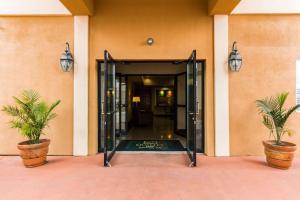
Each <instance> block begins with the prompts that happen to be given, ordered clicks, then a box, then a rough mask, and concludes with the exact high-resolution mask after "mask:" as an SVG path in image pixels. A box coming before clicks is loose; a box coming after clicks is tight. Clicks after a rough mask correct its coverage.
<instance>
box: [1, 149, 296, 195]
mask: <svg viewBox="0 0 300 200" xmlns="http://www.w3.org/2000/svg"><path fill="white" fill-rule="evenodd" d="M48 160H49V163H48V164H46V165H44V166H41V167H38V168H34V169H28V168H24V167H23V166H22V163H21V160H20V158H19V157H12V156H9V157H5V156H2V157H0V177H1V178H0V194H1V197H0V199H4V200H16V199H18V200H28V199H33V200H35V199H41V200H48V199H49V200H67V199H72V200H87V199H88V200H94V199H101V200H141V199H142V200H153V199H159V200H199V199H203V200H204V199H209V200H253V199H256V200H262V199H272V200H298V199H299V188H300V158H299V157H298V158H296V160H295V162H294V165H293V167H292V168H291V169H290V170H288V171H284V170H278V169H273V168H270V167H267V166H266V164H265V161H264V157H219V158H218V157H207V156H198V166H197V167H195V168H189V167H187V163H188V160H187V156H186V155H185V154H177V155H174V154H116V157H114V159H113V161H112V165H113V167H111V168H105V167H103V166H102V164H103V154H99V155H97V156H88V157H69V156H60V157H57V156H55V157H53V156H51V157H49V159H48ZM32 177H34V178H32Z"/></svg>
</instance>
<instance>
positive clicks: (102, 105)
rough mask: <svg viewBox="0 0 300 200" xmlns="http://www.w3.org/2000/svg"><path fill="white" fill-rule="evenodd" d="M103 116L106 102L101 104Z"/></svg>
mask: <svg viewBox="0 0 300 200" xmlns="http://www.w3.org/2000/svg"><path fill="white" fill-rule="evenodd" d="M101 115H102V116H103V115H104V102H102V103H101Z"/></svg>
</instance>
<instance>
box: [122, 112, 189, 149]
mask: <svg viewBox="0 0 300 200" xmlns="http://www.w3.org/2000/svg"><path fill="white" fill-rule="evenodd" d="M173 123H174V122H173V120H172V119H171V117H166V116H162V117H153V125H152V126H141V127H132V128H131V130H130V131H129V133H128V136H127V137H126V138H125V139H127V140H179V141H180V143H181V144H182V146H184V147H185V146H186V138H184V137H182V136H180V135H177V134H175V133H174V131H173Z"/></svg>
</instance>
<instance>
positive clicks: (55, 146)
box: [0, 17, 73, 155]
mask: <svg viewBox="0 0 300 200" xmlns="http://www.w3.org/2000/svg"><path fill="white" fill-rule="evenodd" d="M66 41H69V42H70V44H71V46H73V18H72V17H0V46H1V50H0V91H1V94H0V106H1V107H2V106H3V105H5V104H11V103H13V100H12V96H14V95H18V94H19V93H20V92H21V91H22V90H24V89H34V90H37V91H38V92H39V93H40V94H41V96H42V97H43V98H44V99H45V100H47V101H49V102H53V101H55V100H57V99H61V104H60V105H59V106H58V107H57V109H56V113H57V114H58V117H57V118H56V119H54V120H53V121H51V122H50V128H48V129H46V131H45V132H46V133H47V135H46V136H45V137H47V138H50V139H51V145H50V152H49V154H52V155H71V154H72V143H73V142H72V141H73V73H72V72H71V73H63V72H62V70H61V68H60V66H59V58H60V55H61V53H62V52H63V51H64V49H65V42H66ZM9 119H10V117H8V116H6V115H5V114H4V113H3V112H0V154H5V155H7V154H17V153H18V151H17V148H16V144H17V142H19V141H22V140H24V138H23V137H22V136H20V135H19V134H18V133H17V130H13V129H10V128H9V124H7V123H6V122H8V121H9Z"/></svg>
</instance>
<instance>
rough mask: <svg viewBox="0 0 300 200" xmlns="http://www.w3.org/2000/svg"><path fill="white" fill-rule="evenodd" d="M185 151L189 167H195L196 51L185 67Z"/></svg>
mask: <svg viewBox="0 0 300 200" xmlns="http://www.w3.org/2000/svg"><path fill="white" fill-rule="evenodd" d="M186 72H187V73H186V81H187V82H186V98H187V99H186V112H187V115H186V126H187V130H186V131H187V137H186V149H187V154H188V156H189V158H190V160H191V163H190V166H191V167H193V166H196V117H197V116H196V115H197V113H196V112H197V102H196V99H197V93H196V91H197V88H196V87H197V85H196V82H197V78H196V72H197V63H196V51H195V50H194V51H193V52H192V55H191V57H190V58H189V60H188V62H187V65H186Z"/></svg>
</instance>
